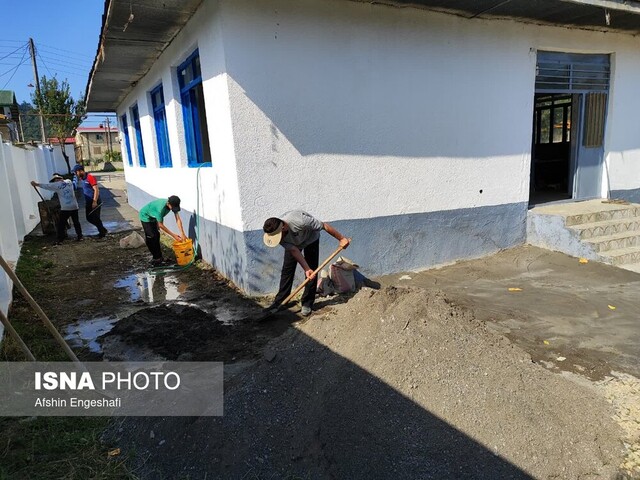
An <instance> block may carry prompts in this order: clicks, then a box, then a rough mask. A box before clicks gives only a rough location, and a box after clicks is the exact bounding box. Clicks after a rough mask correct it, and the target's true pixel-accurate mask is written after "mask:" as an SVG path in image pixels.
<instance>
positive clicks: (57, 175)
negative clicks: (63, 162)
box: [49, 173, 64, 182]
mask: <svg viewBox="0 0 640 480" xmlns="http://www.w3.org/2000/svg"><path fill="white" fill-rule="evenodd" d="M56 180H64V177H63V176H62V175H60V174H59V173H54V174H53V177H51V180H49V182H55V181H56Z"/></svg>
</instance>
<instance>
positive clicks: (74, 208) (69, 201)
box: [31, 173, 82, 245]
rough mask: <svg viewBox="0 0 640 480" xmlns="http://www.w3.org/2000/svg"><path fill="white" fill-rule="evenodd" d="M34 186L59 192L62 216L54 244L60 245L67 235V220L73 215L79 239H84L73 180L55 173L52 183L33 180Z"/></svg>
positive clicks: (59, 219)
mask: <svg viewBox="0 0 640 480" xmlns="http://www.w3.org/2000/svg"><path fill="white" fill-rule="evenodd" d="M31 185H33V186H34V187H40V188H44V189H45V190H50V191H52V192H56V193H57V194H58V199H59V200H60V216H59V218H58V225H57V226H56V235H57V236H56V242H55V244H54V245H60V244H61V243H62V241H63V240H64V239H65V237H66V236H67V220H69V217H71V220H72V221H73V226H74V228H75V229H76V235H77V240H78V241H80V240H82V227H81V226H80V219H79V218H78V201H77V200H76V195H75V192H74V190H73V183H71V180H65V179H64V178H62V176H61V175H59V174H57V173H54V174H53V177H52V178H51V180H50V183H38V182H36V181H35V180H32V181H31Z"/></svg>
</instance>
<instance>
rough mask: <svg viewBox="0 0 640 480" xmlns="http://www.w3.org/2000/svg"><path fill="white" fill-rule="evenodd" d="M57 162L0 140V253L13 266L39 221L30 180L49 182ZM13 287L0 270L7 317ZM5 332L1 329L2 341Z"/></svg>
mask: <svg viewBox="0 0 640 480" xmlns="http://www.w3.org/2000/svg"><path fill="white" fill-rule="evenodd" d="M58 154H59V156H60V158H62V155H61V154H60V153H59V152H58ZM72 158H74V157H72ZM58 163H59V159H57V158H56V156H55V154H54V152H52V151H51V150H50V149H48V148H46V147H45V148H42V147H38V148H34V147H16V146H14V145H11V144H9V143H3V142H2V141H1V138H0V204H1V205H3V208H1V209H0V254H1V255H2V257H3V258H4V259H5V260H6V261H7V262H9V263H10V264H11V265H15V264H16V263H17V261H18V257H19V256H20V248H21V246H22V241H23V239H24V237H25V235H27V234H28V233H29V232H31V231H32V230H33V229H34V228H35V227H36V226H37V225H38V223H39V221H40V216H39V213H38V201H40V197H38V195H37V194H36V192H35V190H34V189H33V187H32V186H31V185H30V184H29V183H30V182H31V180H36V181H37V182H41V183H44V182H48V181H49V179H50V178H51V175H52V174H53V173H54V172H55V171H56V166H57V165H58ZM63 163H64V162H63ZM41 192H42V194H43V196H44V197H45V198H51V195H52V192H48V191H46V190H42V191H41ZM12 288H13V284H12V282H11V281H10V280H9V278H8V276H7V275H6V273H4V271H2V270H1V269H0V309H1V310H2V311H3V312H4V313H5V314H7V311H8V309H9V305H10V303H11V298H12V297H11V294H12ZM2 332H3V328H2V326H0V339H2Z"/></svg>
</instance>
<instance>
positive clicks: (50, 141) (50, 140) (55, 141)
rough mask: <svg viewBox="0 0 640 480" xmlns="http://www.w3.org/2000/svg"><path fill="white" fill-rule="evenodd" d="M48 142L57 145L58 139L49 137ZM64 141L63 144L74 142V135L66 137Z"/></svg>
mask: <svg viewBox="0 0 640 480" xmlns="http://www.w3.org/2000/svg"><path fill="white" fill-rule="evenodd" d="M49 143H55V144H56V145H57V144H58V139H57V138H50V139H49ZM64 143H65V144H69V143H76V139H75V138H74V137H67V138H65V139H64Z"/></svg>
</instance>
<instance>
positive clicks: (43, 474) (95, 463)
mask: <svg viewBox="0 0 640 480" xmlns="http://www.w3.org/2000/svg"><path fill="white" fill-rule="evenodd" d="M44 245H46V243H45V240H44V239H40V238H29V239H27V240H26V241H25V244H24V246H23V248H22V254H21V256H20V260H19V261H18V265H17V268H16V274H17V275H18V278H19V279H20V280H21V282H22V283H23V284H24V286H25V288H26V289H27V290H28V291H29V293H30V294H31V296H33V298H34V299H35V300H36V301H37V302H39V303H40V302H42V303H41V306H43V308H44V310H45V312H46V311H47V309H46V308H45V307H44V304H45V301H46V300H47V299H51V298H55V290H56V285H55V284H54V283H53V282H50V281H47V277H50V275H51V270H52V268H53V267H54V264H53V263H52V262H51V261H49V260H47V259H46V258H45V256H46V254H45V253H44V252H43V250H42V246H44ZM9 319H10V321H11V323H12V325H13V326H14V328H15V329H16V330H17V332H18V334H19V335H20V336H21V337H22V339H23V340H24V342H25V343H26V344H27V346H28V347H29V349H30V350H31V352H32V353H33V354H34V356H35V357H36V359H38V360H39V361H66V360H68V359H67V357H66V355H65V353H64V351H63V350H62V348H61V347H60V346H59V345H58V344H57V343H56V342H55V340H53V337H52V336H51V334H50V333H49V331H48V330H47V329H46V327H45V326H44V325H43V323H42V321H41V320H40V318H39V317H38V316H37V315H36V313H35V312H34V311H33V310H32V309H31V307H30V306H29V304H28V303H27V301H26V300H25V299H24V298H23V297H22V295H21V294H20V293H19V292H18V291H17V290H14V302H13V305H12V307H11V310H10V312H9ZM0 359H1V360H3V361H9V362H13V361H25V360H26V358H25V356H24V354H23V353H22V351H21V350H20V348H19V347H18V345H17V343H16V342H15V341H14V340H13V339H11V338H10V337H8V336H5V339H4V341H3V342H2V349H1V350H0ZM110 421H111V419H110V418H108V417H28V418H24V417H0V480H9V479H11V480H22V479H25V480H26V479H29V480H32V479H33V480H48V479H65V480H81V479H82V480H85V479H104V480H111V479H132V478H135V477H134V476H133V475H132V474H131V473H130V472H129V471H128V470H127V468H126V466H125V464H124V461H125V459H126V458H125V456H114V457H109V456H108V455H107V453H108V452H109V450H111V449H112V448H115V447H117V445H106V444H104V443H103V442H102V441H101V440H100V436H101V435H102V432H104V431H105V429H106V428H107V426H108V425H109V422H110Z"/></svg>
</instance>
